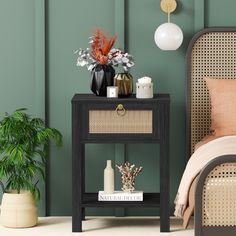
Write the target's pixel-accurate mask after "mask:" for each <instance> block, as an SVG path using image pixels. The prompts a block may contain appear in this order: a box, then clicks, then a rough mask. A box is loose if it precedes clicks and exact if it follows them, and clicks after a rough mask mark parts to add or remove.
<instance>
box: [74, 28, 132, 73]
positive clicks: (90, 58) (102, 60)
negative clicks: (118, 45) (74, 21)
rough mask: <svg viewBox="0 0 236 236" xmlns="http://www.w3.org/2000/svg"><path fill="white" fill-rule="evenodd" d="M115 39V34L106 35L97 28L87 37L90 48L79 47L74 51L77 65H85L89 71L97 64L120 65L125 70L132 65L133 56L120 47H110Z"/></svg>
mask: <svg viewBox="0 0 236 236" xmlns="http://www.w3.org/2000/svg"><path fill="white" fill-rule="evenodd" d="M116 40H117V36H114V37H108V36H107V35H105V34H104V32H103V31H102V30H100V29H97V30H96V31H95V33H94V35H93V36H91V37H89V44H90V48H86V49H82V48H80V49H79V50H77V51H76V52H75V53H76V54H78V58H77V66H82V67H83V66H87V69H88V70H89V71H92V69H93V68H94V67H95V66H96V65H98V64H101V65H111V66H118V65H122V66H123V69H124V71H125V72H128V71H129V69H130V67H132V66H134V60H133V56H132V55H130V54H128V53H125V52H123V51H122V50H120V49H115V48H112V47H113V46H114V44H115V42H116Z"/></svg>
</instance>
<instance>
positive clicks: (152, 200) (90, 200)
mask: <svg viewBox="0 0 236 236" xmlns="http://www.w3.org/2000/svg"><path fill="white" fill-rule="evenodd" d="M81 206H82V207H100V208H107V207H114V208H118V207H127V208H128V207H159V206H160V193H144V194H143V201H139V202H138V201H98V193H84V194H83V197H82V204H81Z"/></svg>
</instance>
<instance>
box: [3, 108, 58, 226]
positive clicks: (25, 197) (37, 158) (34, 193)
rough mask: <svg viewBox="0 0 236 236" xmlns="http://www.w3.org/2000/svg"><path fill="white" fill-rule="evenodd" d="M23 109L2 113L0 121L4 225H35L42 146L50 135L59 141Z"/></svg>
mask: <svg viewBox="0 0 236 236" xmlns="http://www.w3.org/2000/svg"><path fill="white" fill-rule="evenodd" d="M25 110H26V109H19V110H16V111H15V112H13V113H12V114H7V113H6V115H5V117H4V118H3V119H2V120H1V121H0V183H1V186H2V189H3V192H4V194H3V198H2V206H1V223H2V224H3V225H4V226H6V227H31V226H34V225H36V223H37V208H36V203H35V202H36V201H37V200H39V198H40V191H39V188H38V187H37V184H38V182H39V179H38V177H40V176H41V177H42V179H43V180H44V179H45V173H44V167H45V163H46V149H45V148H46V146H47V145H48V144H49V142H50V140H52V139H53V140H55V143H56V145H57V146H61V145H62V135H61V133H60V132H59V131H58V130H57V129H54V128H48V127H46V126H45V123H44V121H43V120H42V119H40V118H31V117H30V116H29V115H28V114H27V113H26V112H25ZM4 183H5V184H4ZM4 185H5V186H4Z"/></svg>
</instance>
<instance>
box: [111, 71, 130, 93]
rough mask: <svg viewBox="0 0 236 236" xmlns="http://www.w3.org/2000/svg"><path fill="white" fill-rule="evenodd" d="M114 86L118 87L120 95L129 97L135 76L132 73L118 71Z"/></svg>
mask: <svg viewBox="0 0 236 236" xmlns="http://www.w3.org/2000/svg"><path fill="white" fill-rule="evenodd" d="M114 86H117V87H118V96H119V97H128V96H130V95H131V94H132V92H133V77H132V75H131V74H130V73H118V74H116V75H115V77H114Z"/></svg>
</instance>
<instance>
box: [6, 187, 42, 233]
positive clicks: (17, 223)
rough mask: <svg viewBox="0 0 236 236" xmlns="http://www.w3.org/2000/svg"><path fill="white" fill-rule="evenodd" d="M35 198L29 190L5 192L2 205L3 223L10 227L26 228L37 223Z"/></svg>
mask: <svg viewBox="0 0 236 236" xmlns="http://www.w3.org/2000/svg"><path fill="white" fill-rule="evenodd" d="M37 221H38V214H37V207H36V204H35V200H34V198H33V196H32V194H31V193H30V192H29V191H21V192H20V193H19V194H18V193H16V192H8V193H4V194H3V197H2V205H1V224H2V225H3V226H5V227H10V228H26V227H32V226H35V225H36V224H37Z"/></svg>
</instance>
